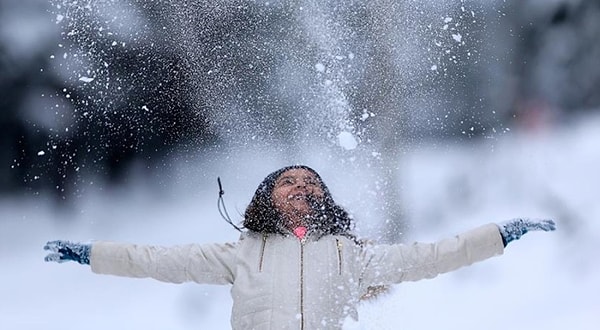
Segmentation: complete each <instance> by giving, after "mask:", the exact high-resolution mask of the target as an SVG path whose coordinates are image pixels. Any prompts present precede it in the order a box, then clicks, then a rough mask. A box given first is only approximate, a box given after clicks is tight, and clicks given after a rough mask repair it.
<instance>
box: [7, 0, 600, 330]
mask: <svg viewBox="0 0 600 330" xmlns="http://www.w3.org/2000/svg"><path fill="white" fill-rule="evenodd" d="M599 32H600V2H599V1H597V0H525V1H517V0H502V1H501V0H496V1H482V0H471V1H467V0H463V1H460V0H453V1H450V0H444V1H439V0H437V1H433V0H426V1H387V0H378V1H358V0H356V1H354V0H352V1H333V0H320V1H317V0H309V1H286V0H282V1H279V0H272V1H261V0H255V1H241V0H217V1H203V0H200V1H198V0H196V1H189V0H177V1H158V0H121V1H117V0H96V1H70V0H51V1H42V0H1V2H0V111H1V116H0V137H1V139H0V261H2V266H1V267H0V283H1V284H0V328H2V329H41V328H44V329H78V328H81V327H85V328H88V329H91V328H96V327H97V328H106V327H109V328H134V329H164V328H172V329H197V328H211V329H227V328H229V312H230V309H231V302H230V298H229V296H228V288H219V287H210V286H199V285H181V286H173V285H167V284H162V283H155V282H153V281H151V280H131V279H119V278H112V277H102V276H95V275H92V274H91V273H90V271H89V269H88V268H87V267H81V266H79V265H71V264H68V265H55V264H45V263H43V261H42V260H43V256H44V251H42V246H43V244H44V243H45V242H46V241H47V240H52V239H71V240H75V241H86V240H92V239H103V240H108V239H111V240H120V241H130V242H137V243H148V244H168V245H169V244H182V243H189V242H198V243H207V242H213V241H219V242H221V241H233V240H236V239H237V235H236V233H237V232H236V231H235V230H233V229H232V228H231V227H228V225H227V224H226V223H225V222H224V221H222V220H221V219H220V217H219V215H218V212H217V208H216V203H217V196H218V195H217V192H218V191H217V189H218V187H217V183H216V178H217V177H221V179H222V181H223V184H224V190H225V192H226V194H225V200H226V203H227V204H228V206H229V211H230V214H232V215H233V218H234V221H236V222H237V221H241V214H243V211H244V208H245V207H246V205H247V203H248V202H249V200H250V198H251V196H252V194H253V192H254V189H256V187H257V185H258V184H259V183H260V181H261V180H262V179H263V178H264V177H265V176H266V175H267V174H268V173H270V172H271V171H273V170H275V169H277V168H279V167H282V166H285V165H289V164H293V163H302V164H307V165H309V166H311V167H313V168H315V169H316V170H317V171H318V172H319V173H321V174H322V176H323V177H324V179H325V181H326V182H327V183H328V185H329V186H330V189H331V190H332V192H333V194H334V197H336V199H337V200H338V202H339V203H340V204H342V205H344V206H346V207H347V208H348V210H349V211H350V213H352V214H353V216H354V217H355V219H356V222H357V228H356V230H357V232H358V233H359V235H360V236H364V237H369V238H373V239H375V240H377V241H380V242H410V241H413V240H425V241H426V240H435V239H439V238H442V237H445V236H447V235H451V234H455V233H458V232H460V231H462V230H466V229H469V228H471V227H473V226H477V225H479V224H483V223H487V222H492V221H494V222H497V221H503V220H506V219H510V218H512V217H517V216H532V217H551V218H554V219H556V220H557V222H558V226H559V230H558V231H557V232H556V233H552V234H544V235H542V234H531V237H530V236H527V237H526V238H525V239H524V240H523V241H522V242H516V243H515V244H514V245H515V246H514V247H513V246H512V244H511V246H510V247H509V249H507V251H506V255H505V256H503V257H501V258H495V259H493V260H491V261H489V262H486V263H483V264H481V265H476V266H473V267H469V268H466V269H464V270H460V271H458V272H455V273H452V274H448V275H443V276H441V277H440V278H438V279H436V280H433V281H423V282H419V283H405V284H402V285H399V286H398V287H397V288H395V289H394V290H393V291H392V293H390V294H389V295H386V296H384V297H382V298H380V299H378V300H376V301H373V302H369V303H366V304H365V305H364V306H362V307H361V309H362V310H361V317H362V319H361V322H359V323H357V324H348V325H347V327H348V328H349V329H354V328H356V329H388V328H389V329H396V328H397V324H398V323H401V324H403V325H406V328H411V329H431V328H440V327H442V326H446V327H448V326H450V328H462V329H480V328H482V327H483V326H482V324H485V325H486V326H485V327H486V328H489V329H505V326H506V323H507V322H508V320H510V322H511V323H512V322H514V324H513V325H512V326H511V328H515V329H531V328H545V329H564V328H565V327H568V328H572V329H592V328H593V329H596V327H597V326H598V324H600V317H599V316H598V313H597V312H598V310H600V300H598V298H597V297H598V296H599V294H600V285H599V284H597V283H596V282H597V281H593V280H592V279H593V278H597V277H598V275H600V267H599V266H598V261H597V260H598V257H599V256H598V252H597V251H596V250H597V249H595V244H594V243H595V242H597V240H598V239H600V230H598V229H599V228H598V227H599V225H598V221H597V219H598V217H599V216H600V209H599V207H598V205H597V196H598V195H599V194H600V188H599V187H600V175H599V174H598V165H599V164H600V148H599V145H600V144H599V143H600V111H599V110H600V92H599V91H600V89H599V88H600V33H599ZM124 291H127V293H126V294H125V293H124ZM432 312H433V313H435V315H436V318H431V313H432ZM517 315H518V317H517ZM438 316H439V317H438ZM483 322H485V323H483ZM490 324H494V325H490ZM494 327H495V328H494Z"/></svg>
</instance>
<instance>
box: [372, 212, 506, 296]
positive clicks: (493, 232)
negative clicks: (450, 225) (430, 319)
mask: <svg viewBox="0 0 600 330" xmlns="http://www.w3.org/2000/svg"><path fill="white" fill-rule="evenodd" d="M503 252H504V244H503V243H502V237H501V236H500V231H499V229H498V226H496V225H495V224H488V225H485V226H481V227H479V228H476V229H473V230H470V231H468V232H465V233H463V234H460V235H457V236H455V237H453V238H449V239H444V240H441V241H438V242H436V243H413V244H410V245H404V244H395V245H375V246H373V247H369V248H366V249H365V253H364V255H363V274H362V276H361V278H362V282H363V285H364V286H365V287H366V286H376V285H387V284H393V283H400V282H404V281H418V280H421V279H425V278H433V277H435V276H437V275H438V274H442V273H446V272H450V271H452V270H455V269H457V268H460V267H463V266H467V265H470V264H472V263H475V262H478V261H482V260H485V259H487V258H490V257H493V256H496V255H500V254H502V253H503Z"/></svg>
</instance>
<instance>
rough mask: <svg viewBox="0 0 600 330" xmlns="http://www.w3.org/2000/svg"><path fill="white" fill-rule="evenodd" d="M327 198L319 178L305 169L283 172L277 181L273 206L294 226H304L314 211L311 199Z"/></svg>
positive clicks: (272, 197) (272, 196)
mask: <svg viewBox="0 0 600 330" xmlns="http://www.w3.org/2000/svg"><path fill="white" fill-rule="evenodd" d="M324 196H325V194H324V192H323V188H322V187H321V183H320V182H319V179H318V178H317V176H316V175H315V174H314V173H312V172H311V171H309V170H306V169H303V168H297V169H291V170H287V171H285V172H283V173H282V174H281V175H280V176H279V178H277V180H276V181H275V187H274V188H273V193H272V195H271V199H272V202H273V206H274V207H275V208H276V209H277V211H279V213H281V214H282V215H283V217H284V218H285V219H286V220H288V221H290V222H291V223H292V224H293V225H300V224H302V221H303V219H305V218H306V217H307V216H309V215H310V214H311V213H312V212H313V210H312V208H311V206H310V203H309V198H314V199H321V198H323V197H324Z"/></svg>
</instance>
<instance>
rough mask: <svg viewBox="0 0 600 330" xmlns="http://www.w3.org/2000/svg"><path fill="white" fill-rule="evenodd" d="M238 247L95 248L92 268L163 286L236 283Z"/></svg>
mask: <svg viewBox="0 0 600 330" xmlns="http://www.w3.org/2000/svg"><path fill="white" fill-rule="evenodd" d="M236 246H237V244H206V245H197V244H189V245H181V246H174V247H161V246H145V245H135V244H122V243H114V242H95V243H93V244H92V251H91V258H90V265H91V268H92V271H93V272H94V273H97V274H110V275H117V276H126V277H138V278H139V277H150V278H154V279H156V280H159V281H163V282H170V283H182V282H197V283H204V284H231V283H233V279H234V275H233V269H234V268H233V264H234V261H235V252H236Z"/></svg>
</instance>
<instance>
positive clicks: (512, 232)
mask: <svg viewBox="0 0 600 330" xmlns="http://www.w3.org/2000/svg"><path fill="white" fill-rule="evenodd" d="M498 228H499V229H500V235H502V242H503V243H504V246H506V245H507V244H508V243H510V242H512V241H514V240H517V239H519V238H521V236H523V235H525V233H527V232H528V231H532V230H543V231H552V230H556V224H555V223H554V221H552V220H545V219H528V218H517V219H512V220H509V221H505V222H502V223H499V224H498Z"/></svg>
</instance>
